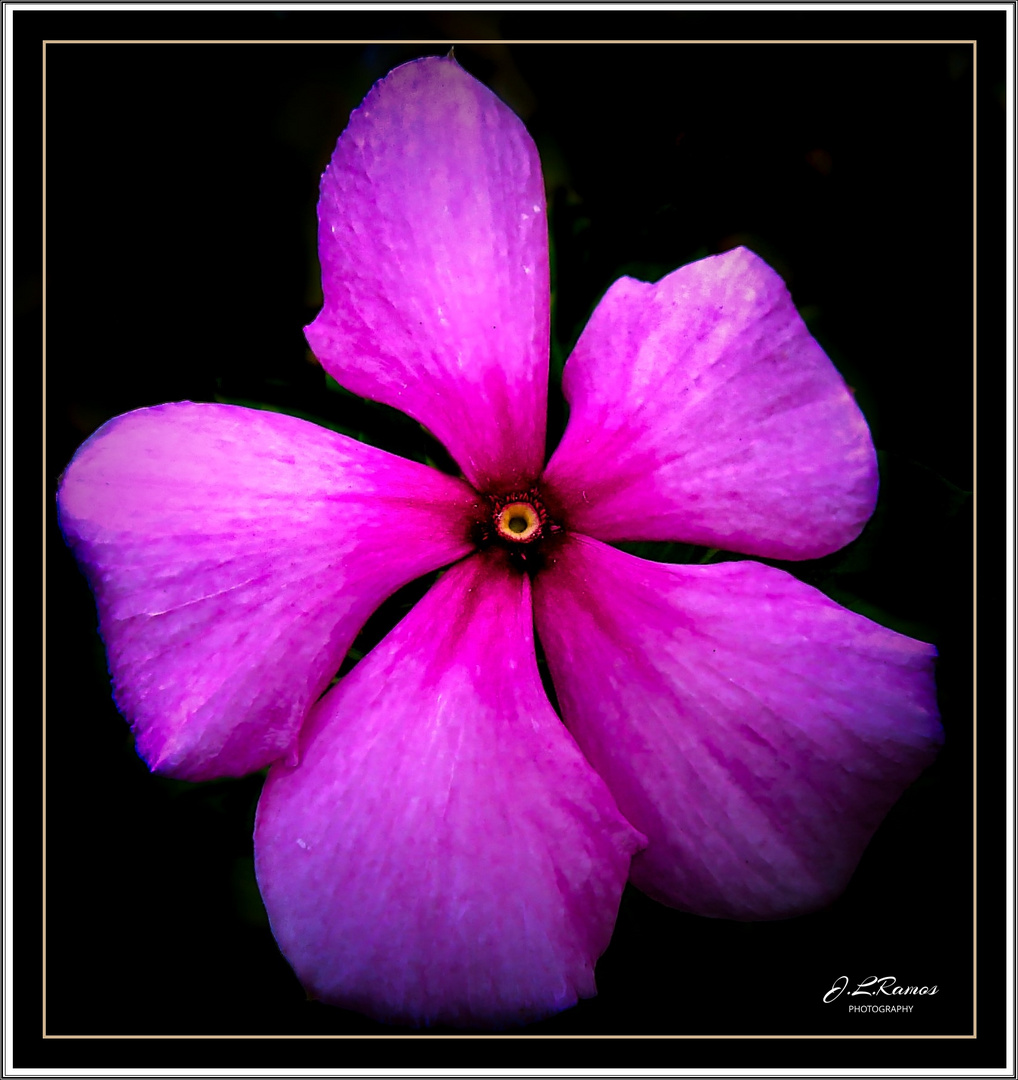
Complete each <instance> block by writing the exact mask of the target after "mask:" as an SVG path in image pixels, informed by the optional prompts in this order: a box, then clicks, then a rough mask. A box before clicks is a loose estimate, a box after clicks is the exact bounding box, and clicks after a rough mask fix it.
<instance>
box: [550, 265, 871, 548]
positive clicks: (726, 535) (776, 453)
mask: <svg viewBox="0 0 1018 1080" xmlns="http://www.w3.org/2000/svg"><path fill="white" fill-rule="evenodd" d="M563 389H564V391H565V394H566V397H567V398H568V399H569V403H570V406H571V411H570V416H569V425H568V427H567V429H566V433H565V436H564V437H563V439H562V443H561V444H560V445H559V447H558V449H557V450H556V451H555V453H554V454H553V455H552V459H551V461H550V462H549V464H548V469H547V473H546V477H545V483H546V488H547V490H548V491H549V494H551V495H552V496H553V498H554V499H555V500H556V501H557V502H558V503H559V504H560V506H561V509H562V514H561V516H562V517H563V520H564V521H565V522H566V523H567V524H569V525H570V526H572V528H574V529H576V530H577V531H578V532H581V533H585V534H587V535H589V536H596V537H598V538H600V539H602V540H681V541H685V542H686V543H692V544H704V545H706V546H709V547H718V548H724V549H726V550H728V551H741V552H745V553H747V554H751V555H762V556H766V557H768V558H775V559H810V558H815V557H817V556H820V555H826V554H828V553H829V552H832V551H836V550H837V549H838V548H840V547H842V546H843V545H844V544H846V543H848V542H849V541H850V540H853V539H854V538H855V537H856V536H857V535H858V534H859V532H860V531H861V530H862V527H863V525H864V524H865V523H866V521H867V519H868V518H869V516H870V514H871V513H872V512H873V508H874V506H875V504H876V496H877V466H876V455H875V452H874V449H873V443H872V440H871V439H870V434H869V429H868V428H867V426H866V421H865V420H864V419H863V416H862V413H861V412H860V411H859V409H858V407H857V406H856V404H855V401H854V400H853V398H852V395H851V393H850V392H849V390H848V388H847V387H846V385H845V383H844V380H843V379H842V378H841V376H840V375H839V374H838V372H837V371H836V370H835V368H834V367H833V365H832V364H831V362H830V360H828V358H827V357H826V355H825V354H824V352H823V350H822V349H821V348H820V346H819V345H817V343H816V342H815V341H814V340H813V338H812V337H811V336H810V334H809V332H808V331H807V329H806V326H805V324H804V323H803V322H802V320H801V319H800V318H799V315H798V313H797V312H796V310H795V306H794V305H793V303H792V299H791V297H790V296H789V295H788V291H787V290H786V289H785V286H784V283H783V282H782V281H781V279H780V278H779V277H778V275H777V274H776V273H775V272H774V271H773V270H772V269H771V268H770V267H769V266H767V264H766V263H764V262H763V260H762V259H760V258H758V257H757V256H756V255H754V254H753V253H752V252H750V251H747V250H746V249H745V248H738V249H736V250H735V251H729V252H727V253H725V254H724V255H715V256H713V257H712V258H709V259H703V260H701V261H700V262H696V263H692V264H691V265H689V266H684V267H682V268H681V269H679V270H676V271H675V272H674V273H673V274H669V275H668V276H667V277H665V278H662V280H661V281H659V282H658V283H657V284H648V283H646V282H642V281H634V280H633V279H632V278H621V279H620V280H619V281H616V282H615V284H614V285H613V286H612V287H611V288H610V289H609V290H608V292H607V293H606V294H605V296H604V298H603V299H602V300H601V303H600V304H599V305H598V307H597V309H596V310H595V312H594V314H593V315H592V316H591V319H590V322H589V323H588V324H587V326H586V328H585V329H584V331H583V333H582V334H581V335H580V339H579V341H578V342H577V344H576V348H575V350H574V351H573V354H572V355H571V356H570V358H569V360H568V361H567V363H566V367H565V373H564V381H563Z"/></svg>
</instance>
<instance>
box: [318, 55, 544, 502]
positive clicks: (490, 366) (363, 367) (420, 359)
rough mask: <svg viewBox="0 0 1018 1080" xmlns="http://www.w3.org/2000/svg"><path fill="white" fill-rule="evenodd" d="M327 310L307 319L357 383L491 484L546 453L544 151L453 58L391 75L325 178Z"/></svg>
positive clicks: (530, 467)
mask: <svg viewBox="0 0 1018 1080" xmlns="http://www.w3.org/2000/svg"><path fill="white" fill-rule="evenodd" d="M318 218H319V231H318V241H319V256H320V258H321V263H322V290H323V293H324V297H325V306H324V307H323V309H322V312H321V314H320V315H319V316H318V318H317V319H316V320H315V321H314V323H313V324H312V325H311V326H309V327H308V328H307V337H308V341H309V342H310V344H311V348H312V349H313V350H314V352H315V355H316V356H317V357H318V359H319V360H320V361H321V363H322V366H323V367H324V368H325V370H326V371H328V372H329V374H330V375H332V376H333V377H334V378H335V379H336V380H337V382H339V383H340V384H341V385H343V386H345V387H346V388H347V389H348V390H351V391H353V392H354V393H357V394H362V395H363V396H364V397H368V398H371V399H373V400H375V401H382V402H385V404H387V405H392V406H394V407H395V408H398V409H400V410H402V411H403V412H405V413H408V414H409V415H410V416H412V417H414V419H416V420H418V421H420V422H421V423H422V424H424V426H425V427H426V428H427V429H428V430H429V431H431V432H432V433H433V434H434V435H435V436H436V437H437V438H438V439H439V440H441V442H442V443H443V444H444V445H445V447H446V448H447V449H448V451H449V453H450V454H452V456H453V458H455V459H456V461H457V462H458V464H459V465H460V467H461V468H462V470H463V473H464V475H465V476H466V478H467V479H468V480H469V481H470V482H471V483H472V484H473V485H474V486H475V487H476V488H478V490H481V491H494V490H513V489H517V488H520V487H524V488H525V487H527V486H528V485H529V484H531V483H532V482H533V481H534V480H535V479H536V478H537V476H538V474H539V473H540V471H541V467H542V465H543V462H544V434H545V414H546V411H547V384H548V351H549V333H550V330H549V327H550V288H549V276H548V235H547V223H546V218H545V198H544V183H543V180H542V177H541V163H540V159H539V157H538V154H537V149H536V147H535V146H534V143H533V140H532V139H531V138H530V136H529V135H528V134H527V130H526V128H525V127H524V126H523V123H522V122H521V121H520V120H519V118H518V117H517V116H515V115H514V114H513V112H512V111H511V110H510V109H509V108H508V107H507V106H506V105H504V104H503V103H502V102H501V101H499V99H498V98H497V97H495V95H494V94H493V93H492V92H491V91H490V90H489V89H488V88H487V87H485V86H483V85H482V84H481V83H479V82H478V81H477V80H476V79H474V78H472V77H471V76H470V75H468V74H467V73H466V72H465V71H464V70H463V69H462V68H461V67H460V66H459V64H457V63H456V61H455V60H453V59H451V58H441V59H439V58H436V57H429V58H427V59H423V60H416V61H414V62H412V63H409V64H404V65H403V66H402V67H399V68H396V70H395V71H392V72H390V74H389V75H387V76H386V77H385V78H384V79H382V80H381V81H380V82H378V83H376V84H375V86H374V87H373V88H372V90H371V92H370V93H369V94H368V96H367V97H366V98H365V99H364V103H363V104H362V105H361V107H360V108H359V109H358V110H356V111H355V112H354V113H353V115H352V116H351V117H350V124H349V126H348V127H347V129H346V131H345V132H344V133H343V135H342V136H341V138H340V140H339V143H338V145H337V147H336V151H335V154H334V155H333V158H332V161H331V162H330V164H329V167H328V169H326V171H325V175H324V176H323V177H322V190H321V199H320V201H319V204H318Z"/></svg>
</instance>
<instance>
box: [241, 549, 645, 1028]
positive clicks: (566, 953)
mask: <svg viewBox="0 0 1018 1080" xmlns="http://www.w3.org/2000/svg"><path fill="white" fill-rule="evenodd" d="M641 843H642V837H639V836H638V834H636V833H635V832H634V830H633V829H632V828H631V827H630V826H629V824H628V823H627V822H626V821H625V820H624V819H623V818H622V817H621V815H620V814H619V812H618V810H617V809H616V807H615V803H614V801H613V800H612V797H611V795H610V794H609V793H608V790H607V789H606V788H605V786H604V784H603V782H602V781H601V780H600V778H599V777H598V776H597V774H596V773H595V772H594V771H593V770H592V769H591V767H590V766H589V765H588V764H587V762H586V761H585V760H584V758H583V755H582V754H581V753H580V751H579V750H578V749H577V747H576V744H575V743H574V742H573V740H572V739H571V738H570V736H569V734H568V733H567V732H566V730H565V728H564V727H563V726H562V723H561V721H560V720H559V719H558V717H557V716H556V715H555V713H554V711H553V710H552V708H551V706H550V705H549V703H548V700H547V698H546V696H545V693H544V689H543V687H542V686H541V681H540V677H539V675H538V672H537V664H536V661H535V657H534V642H533V623H532V613H531V604H530V587H529V579H528V578H526V577H525V576H521V575H518V574H511V573H510V572H508V571H506V570H505V569H503V568H499V567H498V566H497V565H496V564H493V563H492V562H489V561H488V560H487V559H486V558H485V557H483V556H475V557H473V558H471V559H468V560H466V561H465V562H463V563H459V564H458V565H456V566H454V567H452V568H451V569H450V570H449V571H448V572H447V573H446V574H445V575H444V576H443V577H442V578H441V579H440V580H439V582H438V583H437V584H436V585H435V586H434V588H433V589H432V590H431V592H429V593H428V594H427V595H426V596H425V597H424V599H423V600H421V601H420V603H419V604H418V605H417V606H416V607H415V608H414V609H413V611H411V613H410V614H409V615H408V616H407V617H406V618H405V619H404V620H403V622H401V623H400V624H399V625H398V626H397V627H396V629H395V630H393V631H392V633H391V634H390V635H389V636H388V637H387V638H386V639H385V640H384V641H383V642H382V643H381V644H380V645H379V646H378V647H377V648H376V649H375V650H374V651H373V652H371V653H370V654H369V655H368V656H367V657H366V658H365V659H364V660H363V661H362V662H361V663H360V664H358V665H357V667H355V668H354V670H353V671H352V672H351V673H350V674H349V675H348V676H346V677H345V678H344V679H343V680H342V681H341V682H340V683H339V684H338V685H337V686H336V687H335V688H334V689H333V690H331V691H330V692H329V694H328V695H327V696H326V697H325V698H323V699H322V701H321V702H320V703H319V704H318V705H317V706H316V707H315V709H314V710H313V712H312V714H311V716H310V718H309V720H308V723H307V725H306V727H305V729H304V730H303V731H302V732H301V737H300V764H299V765H298V766H297V767H296V768H295V769H293V768H290V767H288V766H286V765H284V764H282V763H280V764H279V765H277V766H275V767H274V768H273V769H272V770H271V772H270V773H269V777H268V780H267V781H266V784H265V789H264V791H263V794H262V798H261V801H260V802H259V805H258V815H257V819H256V824H255V865H256V870H257V874H258V883H259V886H260V888H261V890H262V897H263V899H264V900H265V906H266V908H267V910H268V913H269V919H270V921H271V924H272V930H273V933H274V934H275V936H276V940H277V941H278V942H279V946H280V948H281V949H282V950H283V953H284V955H285V956H286V957H287V959H288V960H289V961H290V963H291V964H292V965H293V967H294V969H295V971H296V973H297V975H298V977H299V978H300V980H301V982H302V983H303V984H304V986H305V988H306V989H307V990H308V992H309V993H310V994H311V995H312V996H313V997H316V998H320V999H323V1000H325V1001H327V1002H330V1003H332V1004H335V1005H340V1006H344V1007H346V1008H350V1009H356V1010H358V1011H361V1012H365V1013H368V1014H369V1015H371V1016H374V1017H375V1018H377V1019H380V1020H384V1021H389V1022H399V1023H406V1024H415V1025H419V1024H434V1023H445V1024H454V1025H458V1026H472V1027H477V1026H490V1027H503V1026H507V1025H512V1024H519V1023H526V1022H528V1021H530V1020H534V1019H537V1018H539V1017H542V1016H546V1015H548V1014H550V1013H554V1012H556V1011H558V1010H560V1009H565V1008H568V1007H569V1006H570V1005H573V1004H575V1002H576V1000H577V999H578V998H581V997H590V996H592V995H593V994H594V993H595V987H594V976H593V969H594V961H595V960H596V959H597V957H598V956H599V955H600V954H601V952H602V951H603V950H604V949H605V947H606V946H607V944H608V940H609V937H610V935H611V932H612V928H613V926H614V923H615V916H616V912H617V909H618V903H619V898H620V896H621V893H622V889H623V886H624V884H625V881H626V876H627V874H628V870H629V862H630V858H631V856H632V854H633V852H634V851H635V850H637V849H638V847H639V846H641Z"/></svg>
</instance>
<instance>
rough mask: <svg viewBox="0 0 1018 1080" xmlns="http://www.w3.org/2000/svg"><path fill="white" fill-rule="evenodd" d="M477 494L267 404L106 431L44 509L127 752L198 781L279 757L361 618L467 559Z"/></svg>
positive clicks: (149, 415) (148, 416)
mask: <svg viewBox="0 0 1018 1080" xmlns="http://www.w3.org/2000/svg"><path fill="white" fill-rule="evenodd" d="M475 500H476V495H474V493H473V492H472V491H471V490H470V489H469V488H468V487H467V486H466V485H465V484H463V483H461V482H459V481H456V480H453V479H451V478H450V477H447V476H444V475H442V474H441V473H439V472H437V471H436V470H434V469H428V468H425V467H424V466H423V465H417V464H415V463H413V462H409V461H404V460H402V459H401V458H397V457H394V456H393V455H391V454H386V453H384V452H383V451H381V450H376V449H374V448H372V447H369V446H365V445H363V444H361V443H358V442H355V441H354V440H352V439H348V438H346V437H344V436H342V435H336V434H334V433H333V432H331V431H326V430H325V429H323V428H320V427H316V426H315V425H314V424H309V423H306V422H305V421H303V420H298V419H296V418H294V417H292V416H284V415H281V414H279V413H272V412H259V411H255V410H252V409H242V408H236V407H233V406H229V405H194V404H190V403H187V402H183V403H179V404H173V405H161V406H158V407H156V408H151V409H141V410H139V411H137V412H132V413H128V414H126V415H125V416H119V417H117V418H116V419H114V420H111V421H110V422H109V423H108V424H106V425H105V426H104V427H103V428H101V429H100V430H99V431H98V432H96V433H95V434H94V435H93V436H92V437H91V438H90V439H89V440H88V441H87V442H86V443H85V444H84V445H83V446H82V447H81V448H80V449H79V450H78V452H77V454H76V455H75V457H74V460H73V461H72V462H71V464H70V465H69V466H68V468H67V470H66V472H65V473H64V475H63V477H62V479H61V482H60V490H59V493H58V496H57V501H58V510H59V518H60V525H61V528H62V529H63V532H64V536H65V538H66V540H67V543H68V544H69V545H70V547H71V549H72V551H73V552H74V555H75V557H76V558H77V559H78V562H79V564H80V566H81V568H82V570H83V571H84V572H85V574H86V576H87V578H88V581H89V584H90V585H91V586H92V590H93V592H94V594H95V598H96V604H97V606H98V611H99V630H100V633H101V634H102V637H103V641H104V642H105V644H106V650H107V656H108V660H109V668H110V674H111V676H112V680H113V689H114V696H115V698H116V701H117V705H118V706H119V708H120V710H121V712H123V714H124V715H125V717H127V719H128V720H129V721H130V723H131V725H132V727H133V729H134V734H135V737H136V740H137V748H138V752H139V754H140V755H141V756H142V757H143V758H144V759H145V761H146V762H148V764H149V765H150V767H151V768H152V769H154V770H155V771H157V772H161V773H166V774H168V775H170V776H175V777H179V778H181V779H187V780H207V779H211V778H213V777H218V776H239V775H242V774H244V773H247V772H251V771H253V770H256V769H259V768H263V767H264V766H266V765H268V764H270V763H271V762H272V761H275V760H276V759H278V758H280V757H282V756H284V755H287V754H289V753H292V751H293V746H294V741H295V737H296V732H297V729H298V727H299V726H300V724H301V722H302V721H303V719H304V717H305V715H306V713H307V710H308V709H309V708H310V706H311V704H312V703H313V702H314V701H315V700H316V699H317V698H318V696H319V695H320V694H321V693H322V691H323V690H324V689H325V688H326V686H328V683H329V680H330V679H331V678H332V676H333V675H334V674H335V672H336V670H337V669H338V667H339V665H340V663H341V662H342V659H343V656H344V655H345V653H346V650H347V649H348V647H349V645H350V642H351V641H352V639H353V638H354V636H355V635H356V633H357V631H358V630H359V629H360V627H361V625H362V624H363V623H364V621H365V620H366V619H367V617H368V616H369V615H370V614H371V612H372V611H373V610H374V608H375V607H376V606H377V605H378V604H379V603H380V602H381V601H382V600H383V599H384V598H385V597H386V596H388V595H389V594H390V593H391V592H393V591H394V590H395V589H397V588H398V587H399V586H400V585H402V584H404V583H405V582H407V581H409V580H411V579H413V578H414V577H417V576H419V575H420V574H423V573H426V572H428V571H429V570H433V569H435V567H437V566H440V565H442V564H443V563H446V562H449V561H451V560H452V559H456V558H459V557H461V556H462V555H464V554H466V553H467V552H468V551H469V550H470V546H471V545H470V543H469V541H468V539H467V534H468V531H469V522H470V520H471V515H472V514H473V513H474V512H475V511H474V507H475Z"/></svg>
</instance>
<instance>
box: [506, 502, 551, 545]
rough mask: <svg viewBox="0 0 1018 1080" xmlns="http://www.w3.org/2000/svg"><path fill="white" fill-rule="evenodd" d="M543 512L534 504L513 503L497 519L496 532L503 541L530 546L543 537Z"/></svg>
mask: <svg viewBox="0 0 1018 1080" xmlns="http://www.w3.org/2000/svg"><path fill="white" fill-rule="evenodd" d="M541 525H542V520H541V511H540V510H539V509H538V508H537V507H536V506H534V504H533V503H530V502H524V501H523V500H522V499H521V500H520V501H519V502H511V503H508V504H507V505H506V506H503V507H502V509H501V510H499V512H498V514H497V516H496V517H495V531H496V532H497V533H498V535H499V536H501V537H502V539H503V540H509V541H510V542H511V543H514V544H529V543H530V542H531V541H532V540H538V539H540V536H541Z"/></svg>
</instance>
